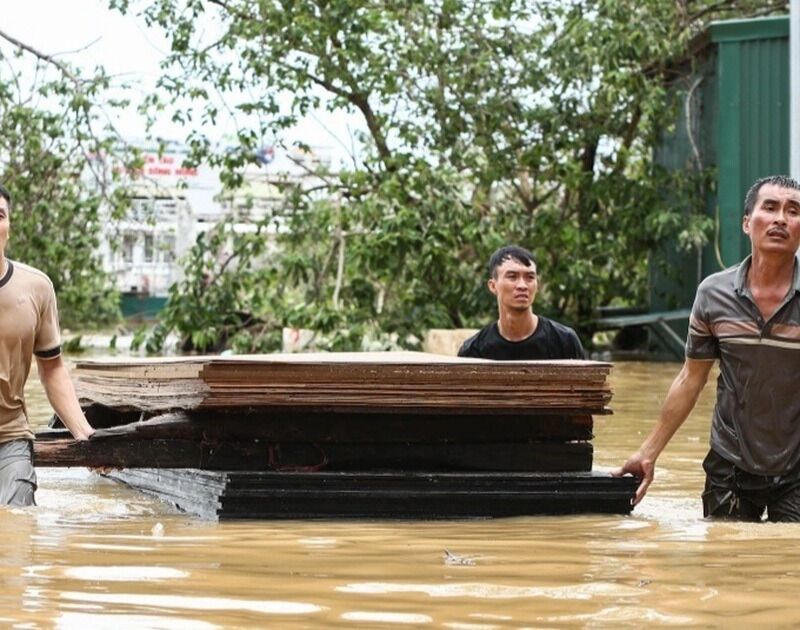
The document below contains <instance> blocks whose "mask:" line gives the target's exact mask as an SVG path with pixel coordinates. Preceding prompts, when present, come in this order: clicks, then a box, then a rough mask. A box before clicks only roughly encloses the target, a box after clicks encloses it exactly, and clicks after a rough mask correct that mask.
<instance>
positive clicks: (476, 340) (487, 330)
mask: <svg viewBox="0 0 800 630" xmlns="http://www.w3.org/2000/svg"><path fill="white" fill-rule="evenodd" d="M495 326H497V322H492V323H491V324H487V325H486V326H484V327H483V328H481V329H480V330H479V331H478V332H476V333H475V334H474V335H472V336H471V337H468V338H467V339H465V340H464V343H462V344H461V348H459V350H458V356H460V357H464V356H466V357H468V356H478V355H479V354H480V347H481V345H482V344H483V341H484V339H486V337H487V335H490V334H491V331H492V329H493V328H494V327H495Z"/></svg>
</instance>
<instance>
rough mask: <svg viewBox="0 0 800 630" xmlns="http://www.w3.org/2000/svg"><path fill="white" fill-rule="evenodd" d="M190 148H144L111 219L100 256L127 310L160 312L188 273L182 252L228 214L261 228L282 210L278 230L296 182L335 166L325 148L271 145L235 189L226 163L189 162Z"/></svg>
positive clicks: (312, 179) (244, 225)
mask: <svg viewBox="0 0 800 630" xmlns="http://www.w3.org/2000/svg"><path fill="white" fill-rule="evenodd" d="M187 155H188V151H187V150H186V149H185V147H182V146H181V145H179V144H167V145H166V147H165V148H164V149H163V150H159V148H157V147H145V148H144V150H143V152H142V157H143V160H144V164H143V167H142V168H141V169H140V170H139V172H137V173H133V174H132V175H134V178H133V181H132V183H131V184H130V186H129V190H130V191H131V196H132V198H131V207H130V211H129V212H128V214H127V215H126V216H125V217H124V218H123V219H122V220H120V221H108V222H107V228H106V238H105V239H104V242H103V246H102V248H101V251H100V255H101V257H102V260H103V266H104V268H105V269H106V270H107V271H108V272H109V273H110V274H111V275H112V276H113V278H114V282H115V285H116V288H117V289H118V290H119V291H120V293H121V295H122V310H123V314H124V315H126V316H133V317H142V318H147V317H151V316H153V315H154V314H155V313H156V312H157V311H158V310H159V309H160V308H161V307H162V306H163V304H164V302H165V301H166V296H167V294H168V292H169V288H170V287H171V286H172V285H173V284H174V283H175V282H177V281H179V280H180V279H181V275H182V272H181V258H182V257H183V256H184V255H185V254H186V253H187V252H188V251H189V249H190V248H191V247H192V245H193V244H194V243H195V241H196V240H197V237H198V235H199V234H200V233H202V232H204V231H206V230H208V229H210V228H211V227H213V226H214V225H216V224H217V223H218V222H219V221H220V220H222V219H223V218H225V217H228V216H232V217H234V224H233V228H234V230H235V231H241V232H246V231H248V230H252V229H254V224H255V222H257V221H260V220H262V219H263V218H265V217H267V216H271V215H275V214H278V216H277V218H276V221H275V222H274V224H273V225H272V226H271V230H272V231H273V233H274V232H277V231H278V230H280V227H281V225H280V217H279V213H276V212H275V211H276V210H279V209H280V208H281V207H282V205H283V204H284V202H285V196H286V190H287V188H289V187H292V186H298V187H302V188H307V187H311V186H316V185H318V184H319V183H320V179H319V178H318V177H317V176H316V175H315V173H316V172H318V170H319V169H321V168H322V169H325V170H329V169H330V153H329V151H327V150H326V149H324V148H321V149H320V148H318V149H314V150H300V149H295V150H292V151H289V152H286V153H283V154H280V155H276V150H275V149H274V148H273V147H266V148H265V149H264V151H263V152H262V154H261V155H262V158H261V160H260V162H259V164H258V165H257V166H250V167H248V168H247V169H246V170H245V173H244V180H245V181H244V185H243V186H241V187H240V188H238V189H236V190H234V191H229V190H227V191H226V190H224V189H223V187H222V184H221V183H220V178H219V170H218V169H215V168H212V167H210V166H207V165H200V166H198V167H187V166H185V164H184V162H185V159H186V157H187Z"/></svg>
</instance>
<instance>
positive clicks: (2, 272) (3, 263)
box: [0, 254, 8, 279]
mask: <svg viewBox="0 0 800 630" xmlns="http://www.w3.org/2000/svg"><path fill="white" fill-rule="evenodd" d="M7 271H8V259H6V257H5V255H4V254H0V279H2V278H5V276H6V272H7Z"/></svg>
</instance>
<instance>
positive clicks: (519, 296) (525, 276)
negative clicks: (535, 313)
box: [489, 258, 539, 311]
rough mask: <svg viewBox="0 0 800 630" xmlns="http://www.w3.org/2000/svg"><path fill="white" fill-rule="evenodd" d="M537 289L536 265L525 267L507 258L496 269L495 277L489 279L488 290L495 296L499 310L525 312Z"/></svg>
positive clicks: (513, 259) (531, 302)
mask: <svg viewBox="0 0 800 630" xmlns="http://www.w3.org/2000/svg"><path fill="white" fill-rule="evenodd" d="M538 289H539V278H538V276H537V275H536V265H530V266H526V265H523V264H522V263H521V262H520V261H518V260H516V259H515V258H508V259H506V260H504V261H503V264H501V265H500V266H499V267H497V277H496V278H490V279H489V290H490V291H491V292H492V293H494V294H495V295H496V296H497V305H498V307H500V308H501V309H503V308H505V309H508V310H511V311H525V310H528V309H529V308H530V307H531V304H533V300H534V298H535V297H536V291H537V290H538Z"/></svg>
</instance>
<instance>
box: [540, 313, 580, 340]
mask: <svg viewBox="0 0 800 630" xmlns="http://www.w3.org/2000/svg"><path fill="white" fill-rule="evenodd" d="M539 319H540V320H541V321H543V322H544V324H545V326H550V327H552V330H553V332H555V333H556V334H557V335H560V336H563V337H575V338H577V337H578V333H576V332H575V330H574V329H572V328H570V327H569V326H567V325H566V324H562V323H561V322H557V321H556V320H554V319H550V318H549V317H544V316H542V315H539Z"/></svg>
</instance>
